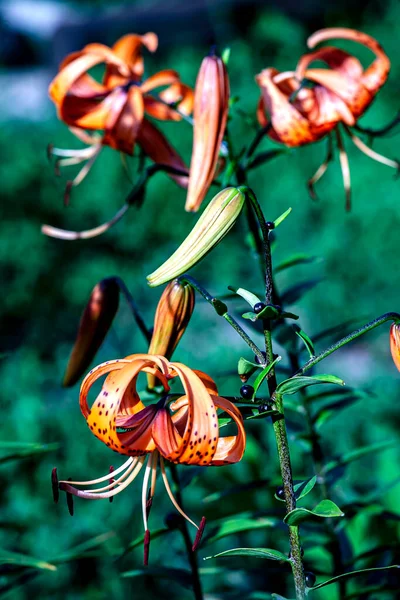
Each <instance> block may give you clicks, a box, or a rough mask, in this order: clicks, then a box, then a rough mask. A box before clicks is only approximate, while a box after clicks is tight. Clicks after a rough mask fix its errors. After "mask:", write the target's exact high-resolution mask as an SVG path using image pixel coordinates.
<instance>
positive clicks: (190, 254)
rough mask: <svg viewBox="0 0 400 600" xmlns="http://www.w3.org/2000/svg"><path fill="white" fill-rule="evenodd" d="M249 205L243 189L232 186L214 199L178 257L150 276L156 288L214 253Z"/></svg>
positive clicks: (178, 253)
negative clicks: (209, 253) (214, 249)
mask: <svg viewBox="0 0 400 600" xmlns="http://www.w3.org/2000/svg"><path fill="white" fill-rule="evenodd" d="M244 202H245V195H244V194H243V192H241V191H240V190H239V189H237V188H234V187H230V188H226V189H225V190H222V191H221V192H219V193H218V194H217V195H216V196H214V198H213V199H212V200H211V202H210V203H209V205H208V206H207V208H206V209H205V211H204V212H203V213H202V215H201V217H200V218H199V220H198V221H197V223H196V225H195V226H194V227H193V229H192V231H191V232H190V233H189V235H188V236H187V238H186V239H185V240H184V241H183V242H182V244H181V245H180V246H179V248H178V249H177V250H176V251H175V252H174V254H173V255H172V256H171V257H170V258H169V259H168V260H167V261H166V262H165V263H164V264H163V265H161V267H159V268H158V269H157V270H156V271H154V273H151V274H150V275H148V277H147V281H148V283H149V285H150V286H151V287H155V286H157V285H160V284H162V283H165V282H167V281H170V280H171V279H174V278H175V277H178V276H179V275H182V273H185V272H186V271H188V270H189V269H190V268H191V267H193V266H194V265H196V264H197V263H198V262H199V261H200V260H201V259H202V258H204V256H205V255H206V254H208V252H210V251H211V250H212V249H213V248H214V247H215V246H216V245H217V244H218V243H219V242H220V241H221V240H222V239H223V238H224V237H225V235H226V234H227V233H228V231H229V230H230V229H231V228H232V227H233V225H234V224H235V222H236V220H237V218H238V216H239V214H240V212H241V210H242V208H243V205H244Z"/></svg>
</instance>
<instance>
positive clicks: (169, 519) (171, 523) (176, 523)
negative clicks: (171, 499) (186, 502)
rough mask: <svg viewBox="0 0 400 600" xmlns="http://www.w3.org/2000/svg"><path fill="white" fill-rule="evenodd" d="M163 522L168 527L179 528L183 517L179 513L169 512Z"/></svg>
mask: <svg viewBox="0 0 400 600" xmlns="http://www.w3.org/2000/svg"><path fill="white" fill-rule="evenodd" d="M164 523H165V525H166V526H167V527H168V529H180V528H181V527H182V525H183V523H184V518H183V517H182V515H180V514H179V513H176V512H171V513H168V514H167V516H166V517H165V519H164Z"/></svg>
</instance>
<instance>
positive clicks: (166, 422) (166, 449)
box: [152, 408, 182, 462]
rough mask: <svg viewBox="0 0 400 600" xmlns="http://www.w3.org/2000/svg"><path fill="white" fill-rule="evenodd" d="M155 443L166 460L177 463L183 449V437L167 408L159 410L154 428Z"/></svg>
mask: <svg viewBox="0 0 400 600" xmlns="http://www.w3.org/2000/svg"><path fill="white" fill-rule="evenodd" d="M152 435H153V440H154V443H155V445H156V447H157V449H158V451H159V452H160V453H161V454H162V456H163V457H164V458H166V459H167V460H169V461H171V462H175V461H176V460H177V458H178V457H179V455H180V452H181V448H182V436H181V434H180V433H179V428H178V427H177V426H176V423H175V422H174V421H173V419H172V418H171V415H170V413H169V411H168V409H167V408H162V409H160V410H158V412H157V415H156V417H155V419H154V423H153V427H152Z"/></svg>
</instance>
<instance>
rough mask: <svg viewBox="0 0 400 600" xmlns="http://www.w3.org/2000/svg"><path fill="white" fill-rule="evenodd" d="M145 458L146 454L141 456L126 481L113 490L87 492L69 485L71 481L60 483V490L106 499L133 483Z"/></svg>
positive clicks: (88, 497) (88, 498) (94, 498)
mask: <svg viewBox="0 0 400 600" xmlns="http://www.w3.org/2000/svg"><path fill="white" fill-rule="evenodd" d="M145 460H146V457H145V456H140V457H139V458H138V459H137V463H136V464H135V467H134V468H133V470H132V472H131V473H130V475H129V477H128V478H127V479H126V481H124V482H123V483H122V484H121V485H120V486H119V487H117V488H115V489H113V490H111V491H108V492H103V493H100V494H99V493H95V492H87V491H84V490H77V489H76V488H74V487H72V485H69V482H62V483H60V490H63V491H65V492H67V493H70V494H73V495H74V496H78V498H86V499H87V500H100V499H104V498H110V497H111V496H116V495H117V494H119V493H120V492H122V490H124V489H125V488H126V487H128V485H129V484H130V483H132V481H133V480H134V479H135V478H136V477H137V475H138V474H139V472H140V470H141V468H142V467H143V464H144V461H145ZM114 485H115V484H114Z"/></svg>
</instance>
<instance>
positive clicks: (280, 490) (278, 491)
mask: <svg viewBox="0 0 400 600" xmlns="http://www.w3.org/2000/svg"><path fill="white" fill-rule="evenodd" d="M275 494H276V495H277V497H278V498H279V499H280V500H284V499H285V490H284V489H283V485H280V486H279V487H277V488H276V492H275Z"/></svg>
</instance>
